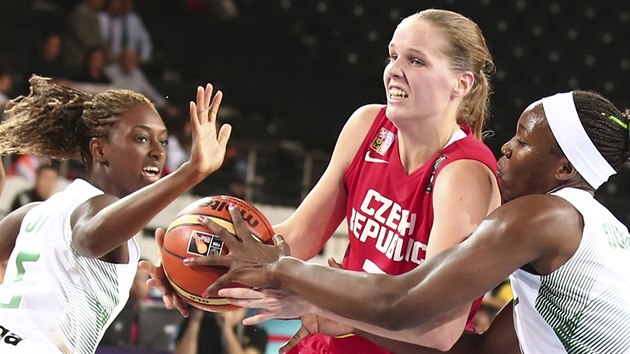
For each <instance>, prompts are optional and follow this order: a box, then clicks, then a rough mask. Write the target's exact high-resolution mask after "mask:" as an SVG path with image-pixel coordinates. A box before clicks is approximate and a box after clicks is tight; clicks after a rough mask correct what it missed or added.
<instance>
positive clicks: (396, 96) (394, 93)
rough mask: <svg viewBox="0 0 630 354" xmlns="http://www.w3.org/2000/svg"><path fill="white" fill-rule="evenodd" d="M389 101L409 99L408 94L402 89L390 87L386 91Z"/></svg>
mask: <svg viewBox="0 0 630 354" xmlns="http://www.w3.org/2000/svg"><path fill="white" fill-rule="evenodd" d="M387 95H388V97H389V99H390V100H401V99H405V98H407V97H409V94H408V93H407V92H405V91H404V90H402V89H399V88H396V87H392V88H390V89H389V90H388V91H387Z"/></svg>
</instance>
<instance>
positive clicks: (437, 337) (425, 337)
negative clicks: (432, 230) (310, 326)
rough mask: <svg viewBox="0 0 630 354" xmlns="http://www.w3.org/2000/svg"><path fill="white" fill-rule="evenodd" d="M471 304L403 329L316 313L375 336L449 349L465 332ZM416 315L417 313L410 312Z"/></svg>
mask: <svg viewBox="0 0 630 354" xmlns="http://www.w3.org/2000/svg"><path fill="white" fill-rule="evenodd" d="M469 312H470V306H469V305H467V306H463V307H461V308H459V309H457V310H455V311H451V312H449V313H445V314H442V315H441V316H439V317H438V318H436V319H435V320H433V321H431V322H428V323H427V324H425V325H423V326H415V327H410V328H405V329H402V330H397V331H393V330H388V329H384V328H382V327H378V326H375V325H371V324H367V323H363V322H359V321H355V320H351V319H347V318H343V317H341V316H338V315H335V314H334V313H330V312H328V311H325V310H321V309H317V311H315V313H317V314H318V315H322V316H325V317H328V318H330V319H333V320H336V321H339V322H342V323H345V324H347V325H350V326H352V327H354V328H355V330H356V331H360V333H370V334H371V335H372V336H375V337H382V338H388V339H391V340H394V341H401V342H406V343H411V344H414V345H418V346H423V347H428V348H435V349H439V350H442V351H444V350H448V349H449V348H451V347H452V346H453V344H455V342H457V340H458V339H459V338H460V337H461V335H462V333H463V332H464V327H465V324H466V320H467V318H468V313H469ZM410 316H415V314H410Z"/></svg>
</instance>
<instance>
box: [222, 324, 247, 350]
mask: <svg viewBox="0 0 630 354" xmlns="http://www.w3.org/2000/svg"><path fill="white" fill-rule="evenodd" d="M222 333H223V343H224V344H225V347H226V350H225V352H226V354H243V347H242V346H241V343H239V341H238V338H236V334H235V333H234V330H233V329H232V328H223V330H222Z"/></svg>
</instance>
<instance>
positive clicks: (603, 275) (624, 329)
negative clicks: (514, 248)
mask: <svg viewBox="0 0 630 354" xmlns="http://www.w3.org/2000/svg"><path fill="white" fill-rule="evenodd" d="M552 194H553V195H557V196H559V197H562V198H563V199H565V200H566V201H568V202H569V203H571V204H572V205H573V206H574V207H575V208H576V209H577V210H578V211H579V212H580V213H581V214H582V217H583V218H584V231H583V232H582V240H581V241H580V245H579V246H578V249H577V251H576V252H575V254H574V255H573V256H572V257H571V258H570V259H569V260H568V261H567V262H566V263H565V264H564V265H562V266H561V267H560V268H558V269H557V270H556V271H554V272H553V273H551V274H549V275H544V276H539V275H534V274H531V273H529V272H527V271H524V270H522V269H519V270H517V271H516V272H514V273H513V274H512V275H511V276H510V281H511V284H512V289H513V292H514V327H515V329H516V334H517V336H518V340H519V343H520V347H521V351H522V352H523V353H545V354H550V353H630V235H629V234H628V230H627V228H626V227H625V226H624V225H623V224H622V223H621V222H619V220H617V219H616V218H615V217H614V216H613V215H612V214H611V213H610V212H609V211H608V210H607V209H606V208H605V207H604V206H603V205H601V204H600V203H599V202H597V201H596V200H595V199H594V198H593V197H592V196H591V195H590V194H589V193H588V192H586V191H583V190H579V189H575V188H564V189H561V190H559V191H557V192H554V193H552Z"/></svg>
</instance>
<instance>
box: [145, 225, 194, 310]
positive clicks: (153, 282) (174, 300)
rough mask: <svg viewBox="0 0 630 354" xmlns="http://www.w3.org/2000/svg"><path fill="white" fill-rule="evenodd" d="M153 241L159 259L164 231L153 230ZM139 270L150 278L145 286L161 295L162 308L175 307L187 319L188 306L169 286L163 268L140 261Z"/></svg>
mask: <svg viewBox="0 0 630 354" xmlns="http://www.w3.org/2000/svg"><path fill="white" fill-rule="evenodd" d="M155 241H156V242H157V244H158V258H160V259H161V258H162V257H161V249H162V245H163V244H164V230H163V229H159V228H158V229H157V230H155ZM139 267H140V269H142V270H144V271H145V272H146V273H147V274H149V275H150V276H151V278H149V280H147V285H148V286H149V287H151V288H155V289H157V290H158V291H160V292H161V293H162V300H163V301H164V306H166V308H168V309H172V308H173V306H174V307H176V308H177V309H178V310H179V312H181V314H182V316H184V317H188V315H189V312H188V306H186V301H185V300H184V298H182V297H181V296H180V295H179V294H177V292H176V291H175V289H173V287H172V286H171V284H170V283H169V281H168V279H167V278H166V274H164V268H163V267H162V265H161V264H160V265H157V266H156V265H153V264H152V263H151V262H149V261H140V264H139Z"/></svg>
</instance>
